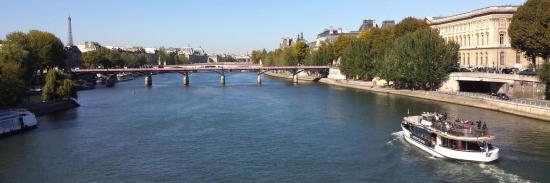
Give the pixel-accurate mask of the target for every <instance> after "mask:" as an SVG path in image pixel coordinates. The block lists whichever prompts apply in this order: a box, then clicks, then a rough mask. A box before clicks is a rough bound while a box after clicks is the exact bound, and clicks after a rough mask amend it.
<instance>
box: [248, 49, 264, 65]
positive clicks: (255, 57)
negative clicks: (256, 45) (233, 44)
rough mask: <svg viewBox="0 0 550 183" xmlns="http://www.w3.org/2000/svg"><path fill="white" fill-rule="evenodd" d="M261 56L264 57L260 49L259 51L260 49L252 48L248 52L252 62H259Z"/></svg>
mask: <svg viewBox="0 0 550 183" xmlns="http://www.w3.org/2000/svg"><path fill="white" fill-rule="evenodd" d="M263 57H264V55H263V53H262V51H260V50H254V51H252V53H251V54H250V59H251V60H252V63H253V64H259V63H260V60H262V59H263Z"/></svg>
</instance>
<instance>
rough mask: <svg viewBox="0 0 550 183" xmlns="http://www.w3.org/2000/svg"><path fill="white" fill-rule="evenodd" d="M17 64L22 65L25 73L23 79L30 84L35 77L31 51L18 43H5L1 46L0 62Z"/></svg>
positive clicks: (26, 83)
mask: <svg viewBox="0 0 550 183" xmlns="http://www.w3.org/2000/svg"><path fill="white" fill-rule="evenodd" d="M7 63H12V64H17V65H19V66H20V68H21V70H22V72H23V75H21V79H23V80H24V81H25V85H26V86H27V85H29V84H30V81H32V80H33V79H34V78H33V71H34V70H33V69H32V68H33V62H32V61H31V58H30V56H29V52H28V51H26V50H25V49H23V48H22V47H21V46H19V45H17V44H4V45H2V47H1V48H0V64H7Z"/></svg>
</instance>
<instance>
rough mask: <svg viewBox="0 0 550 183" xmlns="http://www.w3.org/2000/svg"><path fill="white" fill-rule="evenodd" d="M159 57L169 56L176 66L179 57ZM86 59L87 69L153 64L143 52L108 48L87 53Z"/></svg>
mask: <svg viewBox="0 0 550 183" xmlns="http://www.w3.org/2000/svg"><path fill="white" fill-rule="evenodd" d="M159 55H160V56H161V58H162V57H164V58H162V59H163V61H165V60H166V58H167V57H168V56H170V57H172V59H171V60H170V63H167V64H170V65H172V64H174V63H175V60H178V59H176V58H174V57H176V56H177V55H169V54H167V53H166V52H160V53H159ZM82 57H83V58H84V64H85V65H86V67H91V68H95V67H103V68H112V67H141V66H144V65H146V64H149V63H151V62H150V61H149V55H148V54H147V53H143V52H127V51H122V50H111V49H107V48H100V49H97V50H93V51H89V52H85V53H84V54H83V56H82Z"/></svg>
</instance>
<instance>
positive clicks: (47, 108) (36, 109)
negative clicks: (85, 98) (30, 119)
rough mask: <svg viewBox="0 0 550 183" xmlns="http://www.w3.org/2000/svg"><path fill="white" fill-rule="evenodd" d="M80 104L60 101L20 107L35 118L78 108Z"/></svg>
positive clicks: (72, 101)
mask: <svg viewBox="0 0 550 183" xmlns="http://www.w3.org/2000/svg"><path fill="white" fill-rule="evenodd" d="M79 106H80V104H78V102H76V101H75V100H72V99H71V100H61V101H52V102H42V103H32V104H29V105H26V106H22V108H25V109H27V110H29V111H31V112H32V113H34V114H35V115H37V116H40V115H46V114H50V113H54V112H59V111H65V110H69V109H73V108H76V107H79Z"/></svg>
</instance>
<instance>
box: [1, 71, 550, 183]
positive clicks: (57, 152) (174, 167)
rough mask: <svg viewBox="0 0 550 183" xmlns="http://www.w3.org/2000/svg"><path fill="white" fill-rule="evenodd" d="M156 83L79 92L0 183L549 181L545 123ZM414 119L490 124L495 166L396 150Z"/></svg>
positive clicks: (316, 93)
mask: <svg viewBox="0 0 550 183" xmlns="http://www.w3.org/2000/svg"><path fill="white" fill-rule="evenodd" d="M226 82H227V83H226V85H225V86H220V85H219V80H218V75H217V74H205V73H201V74H193V75H191V78H190V86H183V85H182V83H181V75H179V74H163V75H155V76H153V87H151V88H146V87H144V86H143V78H137V79H136V80H133V81H129V82H124V83H118V84H117V85H116V86H115V87H114V88H99V89H95V90H89V91H82V92H80V93H79V102H80V104H81V107H79V108H78V109H75V110H71V111H66V112H62V113H57V114H53V115H49V116H43V117H40V119H39V120H40V122H41V123H40V128H38V129H36V130H33V131H30V132H28V133H25V134H21V135H16V136H11V137H7V138H3V139H0V157H2V158H0V169H2V171H0V182H41V181H44V180H48V181H51V182H143V181H146V182H166V181H177V182H242V181H253V182H289V181H292V182H525V181H538V182H548V181H550V175H548V174H547V173H546V172H547V171H548V170H549V169H550V157H549V156H548V154H550V145H549V144H548V143H547V139H550V123H548V122H543V121H538V120H533V119H528V118H523V117H517V116H513V115H508V114H504V113H499V112H495V111H487V110H482V109H477V108H472V107H466V106H460V105H453V104H446V103H438V102H432V101H427V100H421V99H411V98H406V97H401V96H395V95H387V94H376V93H370V92H364V91H360V90H354V89H345V88H341V87H332V86H327V85H323V84H317V83H305V82H302V83H300V84H298V85H293V84H292V83H291V82H290V81H288V80H277V79H272V78H269V77H264V80H263V84H262V85H256V83H255V82H256V75H255V74H254V73H230V74H227V75H226ZM407 111H409V112H410V113H411V114H418V113H421V112H423V111H438V112H448V113H449V114H451V115H457V116H460V117H461V118H469V119H473V120H476V119H480V120H484V121H486V122H487V124H488V125H489V128H490V129H489V130H490V132H491V133H492V134H494V135H495V136H496V137H497V139H496V140H495V141H494V144H495V145H496V146H498V147H499V148H500V149H501V159H500V160H499V161H497V162H494V163H491V164H479V163H473V162H460V161H453V160H445V159H440V158H434V157H431V155H429V154H428V153H425V152H423V151H421V150H419V149H418V148H415V147H414V146H411V145H409V144H408V143H406V142H405V141H403V139H402V137H401V135H402V134H401V132H400V127H399V123H400V121H401V118H402V117H403V116H404V115H406V114H407Z"/></svg>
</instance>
